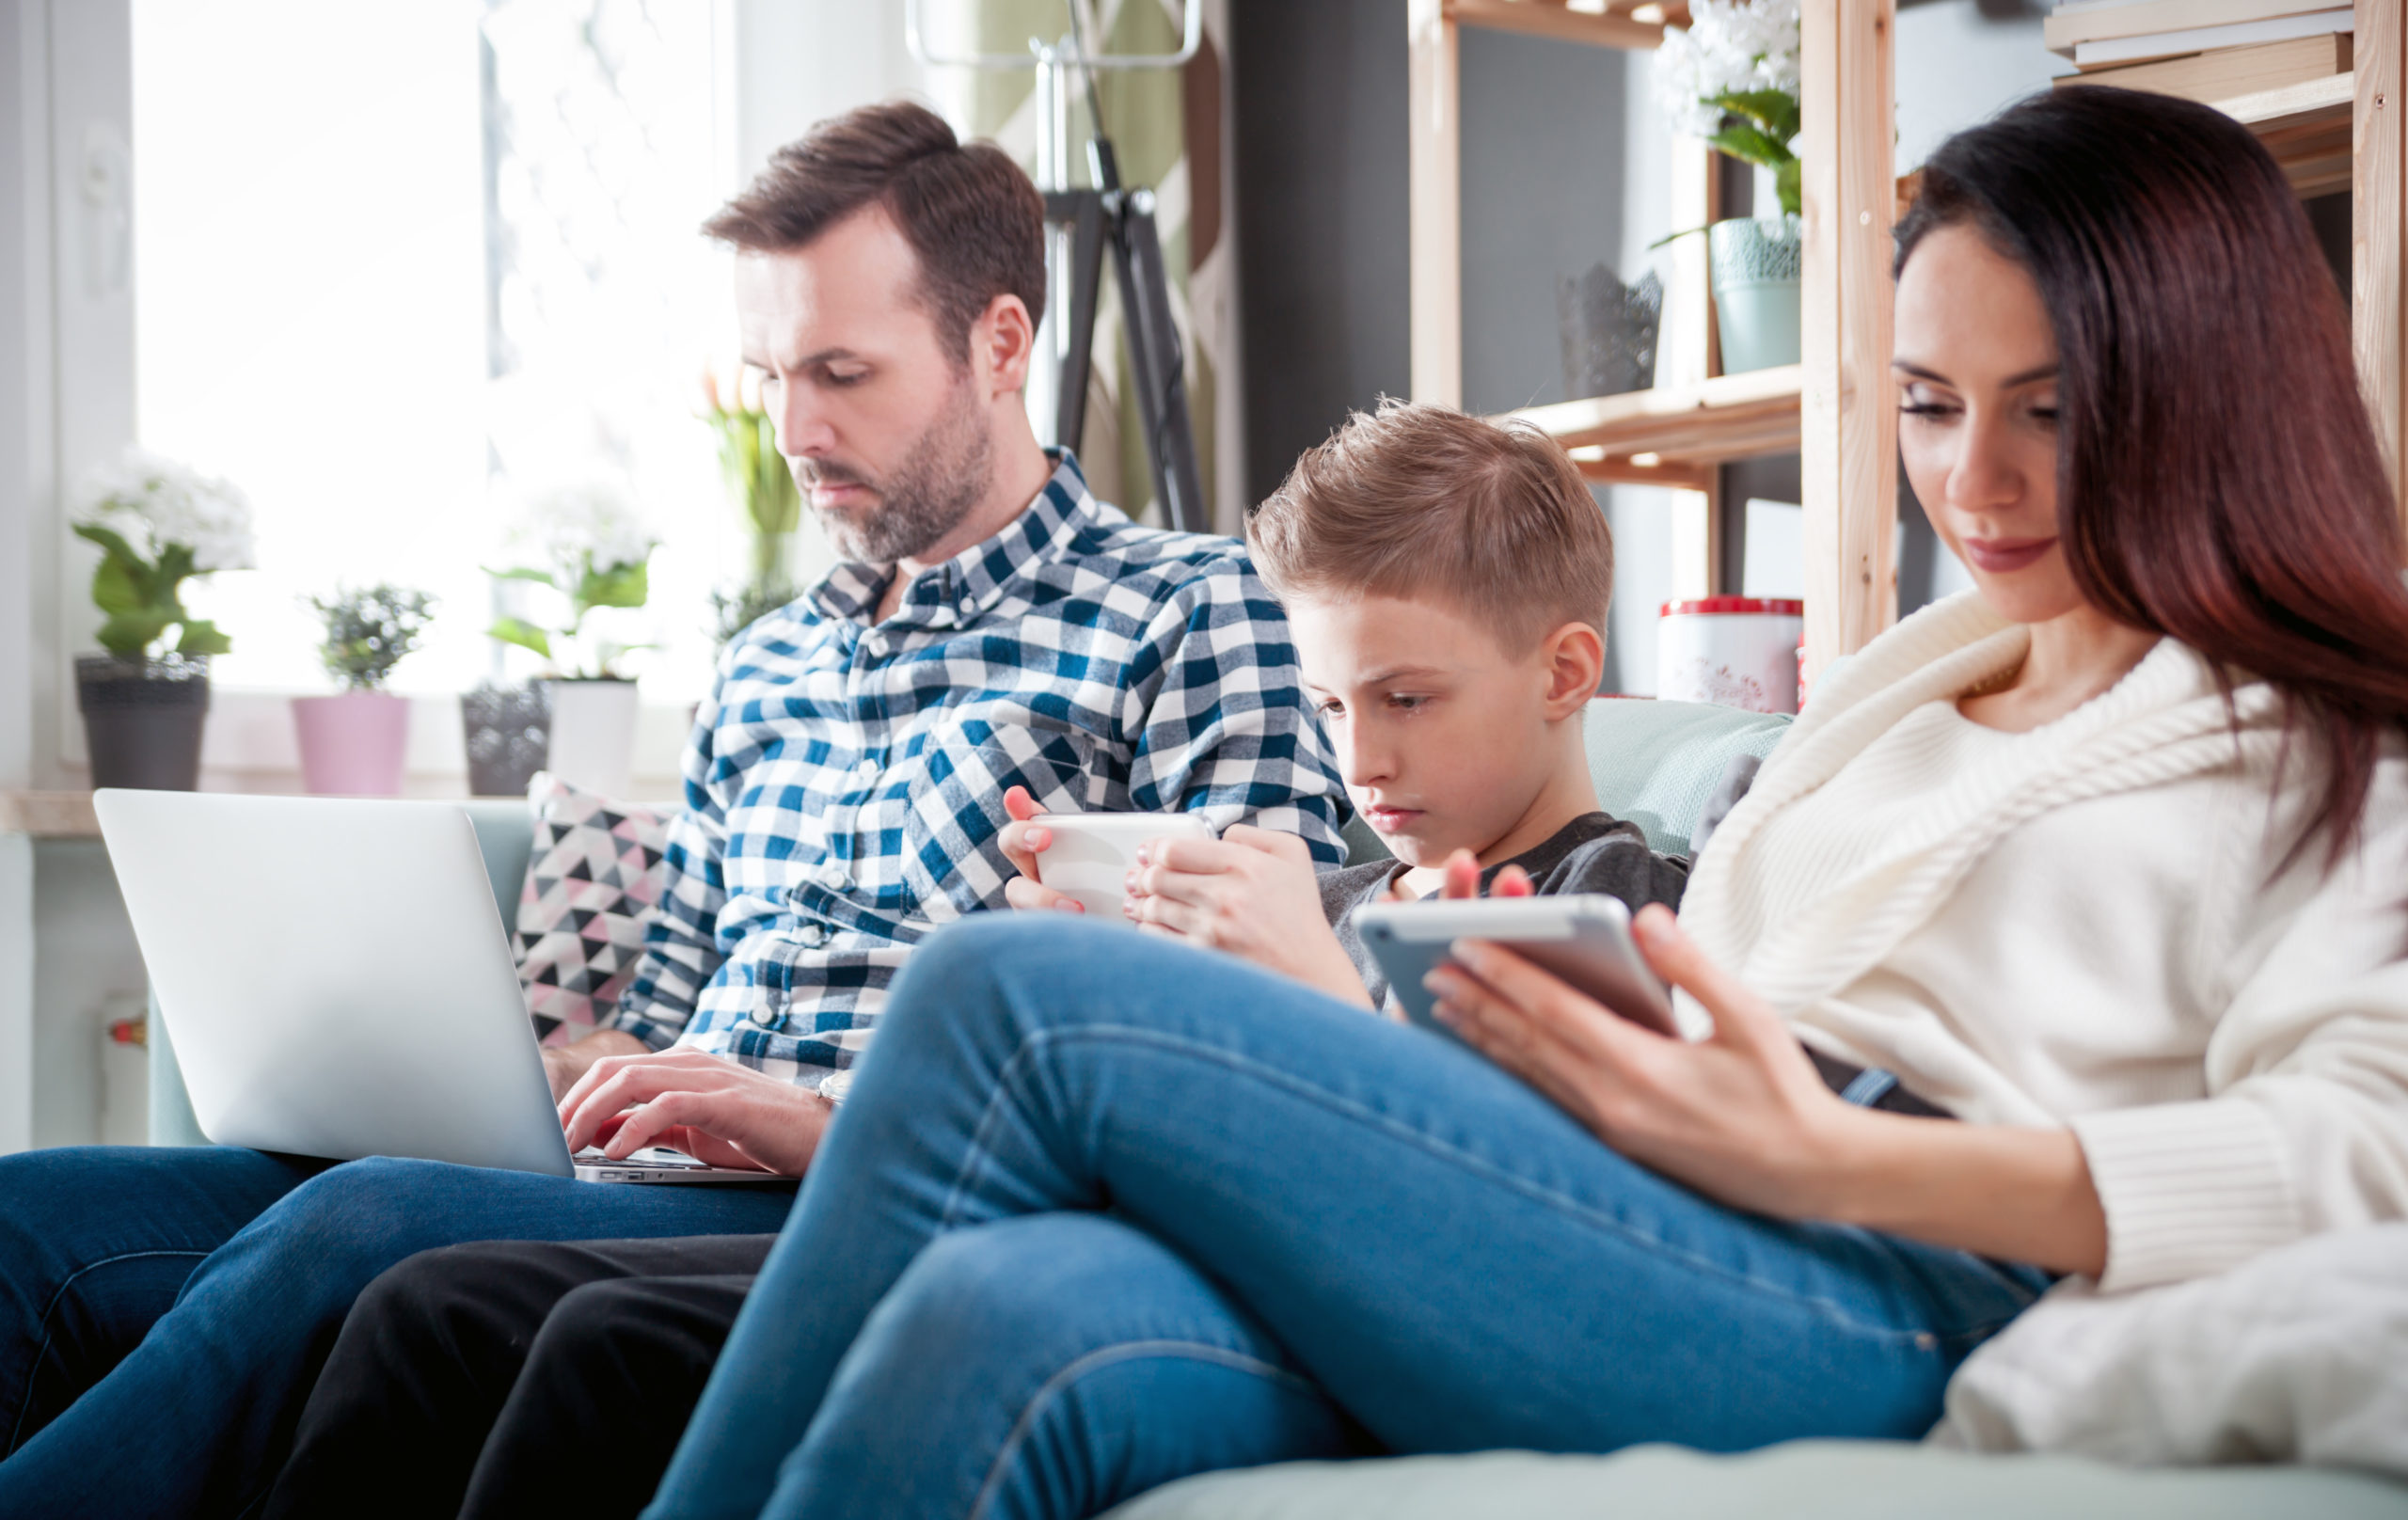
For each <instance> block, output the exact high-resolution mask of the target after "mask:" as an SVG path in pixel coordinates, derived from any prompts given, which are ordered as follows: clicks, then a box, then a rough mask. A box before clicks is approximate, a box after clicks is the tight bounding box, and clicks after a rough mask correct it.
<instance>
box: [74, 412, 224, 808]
mask: <svg viewBox="0 0 2408 1520" xmlns="http://www.w3.org/2000/svg"><path fill="white" fill-rule="evenodd" d="M74 531H75V536H76V537H78V538H81V539H84V540H86V541H87V542H89V543H92V544H96V545H98V546H100V550H101V562H100V564H99V566H98V567H97V568H96V569H94V570H93V572H92V603H93V605H94V606H96V607H98V608H99V609H100V610H101V611H102V612H103V613H104V614H106V616H105V619H104V621H103V623H102V624H101V631H100V641H101V647H102V648H103V649H104V650H106V651H107V653H106V654H104V655H79V656H77V657H76V659H75V697H76V704H77V705H78V707H79V708H80V709H81V710H82V712H83V715H84V736H85V741H86V745H87V749H88V750H89V752H90V755H91V769H92V784H93V785H94V786H96V787H98V786H140V787H148V788H150V789H152V790H157V791H182V792H188V791H191V790H193V789H194V787H196V786H198V784H199V782H200V736H201V727H202V724H203V722H204V721H205V720H207V718H208V716H209V657H210V656H212V655H222V654H225V653H226V652H227V651H228V650H230V649H231V648H232V647H233V642H232V641H231V640H230V639H228V638H227V637H226V635H225V634H224V633H222V632H220V631H219V630H218V628H217V625H215V624H214V623H211V622H210V621H209V620H208V619H206V618H197V617H195V616H193V615H192V613H191V612H190V611H188V610H186V609H185V607H184V604H183V583H184V582H185V581H186V580H188V579H191V578H193V577H195V576H205V575H210V574H213V573H214V572H216V571H219V570H247V569H249V568H251V565H252V563H253V557H252V556H253V545H252V539H251V504H250V501H249V499H247V498H246V497H245V496H244V495H243V493H242V492H241V491H240V490H238V489H236V488H235V487H234V486H233V485H231V484H230V483H227V482H225V481H221V480H214V479H212V478H210V477H208V476H205V475H202V474H199V473H198V472H197V471H195V470H193V469H190V468H188V467H185V466H182V465H180V464H178V463H176V462H175V461H174V460H171V459H163V458H161V457H160V456H159V455H157V454H153V453H148V452H146V451H142V450H140V449H134V448H129V449H127V450H126V451H125V452H124V454H122V455H121V456H120V457H119V459H118V460H117V461H116V462H115V463H113V464H109V465H104V466H103V467H100V468H98V469H95V470H94V471H93V472H92V473H91V474H90V475H89V476H88V477H87V478H86V480H85V483H84V489H83V491H82V493H81V499H80V500H79V502H78V504H77V508H76V512H75V518H74ZM171 635H172V637H171Z"/></svg>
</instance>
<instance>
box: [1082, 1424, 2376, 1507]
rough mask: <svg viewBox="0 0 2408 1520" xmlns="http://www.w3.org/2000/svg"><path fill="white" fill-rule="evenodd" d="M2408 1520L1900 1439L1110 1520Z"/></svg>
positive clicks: (2238, 1475) (1272, 1488) (1322, 1478)
mask: <svg viewBox="0 0 2408 1520" xmlns="http://www.w3.org/2000/svg"><path fill="white" fill-rule="evenodd" d="M2038 1515H2045V1516H2048V1517H2049V1520H2244V1517H2247V1520H2257V1517H2262V1516H2265V1515H2297V1516H2302V1517H2305V1516H2309V1515H2313V1516H2315V1517H2316V1520H2408V1488H2403V1487H2400V1486H2399V1485H2396V1484H2392V1483H2388V1482H2385V1481H2384V1480H2381V1479H2376V1478H2368V1477H2363V1476H2360V1475H2357V1474H2353V1473H2345V1472H2338V1471H2332V1470H2326V1469H2319V1468H2306V1467H2210V1468H2149V1469H2140V1468H2125V1467H2110V1466H2107V1465H2103V1464H2099V1463H2094V1462H2087V1461H2083V1460H2082V1459H2080V1458H2074V1457H2029V1456H2018V1457H1983V1456H1973V1455H1971V1454H1969V1453H1965V1452H1956V1451H1942V1450H1938V1449H1933V1448H1929V1447H1922V1446H1915V1445H1911V1444H1909V1443H1906V1442H1896V1441H1793V1442H1790V1443H1789V1444H1787V1445H1784V1446H1777V1447H1772V1448H1769V1449H1766V1450H1763V1451H1756V1452H1751V1453H1749V1454H1747V1455H1744V1456H1735V1457H1715V1456H1707V1455H1705V1454H1703V1453H1702V1452H1696V1451H1687V1450H1683V1449H1679V1448H1676V1447H1666V1446H1646V1447H1635V1448H1633V1449H1630V1450H1628V1451H1624V1452H1621V1453H1619V1454H1618V1455H1615V1456H1610V1457H1550V1456H1539V1455H1535V1454H1533V1453H1529V1452H1522V1451H1490V1452H1482V1453H1481V1454H1479V1455H1477V1456H1468V1457H1404V1458H1392V1459H1384V1460H1379V1461H1371V1462H1348V1463H1336V1462H1299V1463H1287V1464H1283V1465H1278V1466H1273V1467H1257V1468H1253V1469H1251V1470H1248V1471H1244V1472H1228V1473H1209V1474H1206V1475H1205V1476H1203V1477H1200V1478H1190V1479H1187V1480H1184V1481H1181V1482H1177V1483H1172V1484H1169V1485H1167V1486H1165V1487H1163V1488H1158V1489H1156V1490H1154V1491H1153V1492H1152V1493H1150V1494H1148V1495H1145V1496H1142V1497H1139V1498H1136V1499H1133V1500H1131V1501H1130V1502H1129V1503H1127V1504H1124V1505H1121V1506H1120V1507H1119V1508H1117V1509H1116V1510H1114V1511H1113V1512H1111V1514H1110V1515H1109V1516H1108V1517H1107V1520H1358V1517H1359V1520H1770V1517H1775V1516H1778V1517H1780V1520H1935V1517H1939V1516H1946V1517H1948V1520H2029V1517H2032V1516H2038Z"/></svg>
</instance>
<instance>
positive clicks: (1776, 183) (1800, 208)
mask: <svg viewBox="0 0 2408 1520" xmlns="http://www.w3.org/2000/svg"><path fill="white" fill-rule="evenodd" d="M1804 168H1805V166H1804V165H1803V164H1800V163H1799V162H1798V160H1796V159H1794V158H1793V159H1791V160H1790V161H1789V162H1788V163H1786V164H1783V165H1782V166H1781V167H1779V168H1777V169H1775V170H1773V171H1772V187H1773V194H1775V195H1776V196H1779V197H1780V198H1781V209H1782V210H1783V211H1785V212H1787V213H1789V214H1790V215H1792V216H1802V215H1804V214H1806V196H1805V190H1804V187H1803V186H1802V185H1801V184H1800V183H1799V177H1800V174H1801V172H1802V171H1803V169H1804Z"/></svg>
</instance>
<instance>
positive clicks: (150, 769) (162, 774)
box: [75, 655, 209, 792]
mask: <svg viewBox="0 0 2408 1520" xmlns="http://www.w3.org/2000/svg"><path fill="white" fill-rule="evenodd" d="M75 702H76V705H77V706H78V707H79V708H81V709H82V710H83V714H84V745H85V748H86V749H87V751H89V752H90V755H91V765H92V784H93V785H94V786H95V787H101V786H132V787H139V788H141V789H143V790H145V791H153V792H189V791H193V790H195V789H197V788H198V786H199V785H200V736H201V729H202V726H203V724H205V723H206V722H207V720H208V718H209V661H208V660H206V659H200V658H193V659H187V658H185V657H182V656H179V655H168V656H166V657H162V658H159V659H119V658H118V657H116V656H115V655H78V656H76V657H75Z"/></svg>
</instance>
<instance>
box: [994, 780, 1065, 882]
mask: <svg viewBox="0 0 2408 1520" xmlns="http://www.w3.org/2000/svg"><path fill="white" fill-rule="evenodd" d="M1004 811H1005V812H1006V813H1008V814H1010V815H1012V821H1011V822H1009V823H1007V824H1006V825H1004V830H1003V832H1002V833H1000V834H997V835H996V836H995V840H996V843H998V844H1000V845H1001V846H1003V848H1004V858H1005V859H1006V860H1008V861H1010V862H1011V863H1012V869H1014V870H1016V871H1018V872H1019V873H1020V875H1018V876H1016V877H1014V878H1012V879H1010V880H1009V881H1006V882H1005V883H1004V901H1006V902H1007V903H1009V904H1010V905H1011V906H1013V907H1014V908H1052V909H1055V910H1060V911H1062V912H1066V913H1084V912H1085V911H1086V910H1085V908H1082V907H1080V906H1079V904H1078V903H1076V902H1075V901H1073V900H1072V899H1070V898H1069V897H1065V896H1063V895H1061V894H1060V893H1058V892H1056V891H1054V889H1053V888H1052V887H1049V886H1047V885H1045V884H1044V883H1043V882H1041V881H1039V880H1038V879H1037V857H1038V856H1039V855H1041V854H1043V853H1044V852H1045V851H1046V850H1048V849H1050V848H1052V847H1053V846H1054V831H1053V830H1051V829H1048V828H1046V827H1045V825H1043V824H1041V823H1031V822H1030V821H1029V820H1030V819H1031V818H1034V817H1036V816H1037V815H1038V814H1039V813H1042V812H1044V811H1045V810H1044V809H1043V808H1040V807H1038V805H1037V799H1035V798H1033V797H1031V796H1029V795H1028V788H1027V787H1025V786H1014V787H1012V788H1010V789H1009V790H1007V791H1006V792H1005V793H1004Z"/></svg>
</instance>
